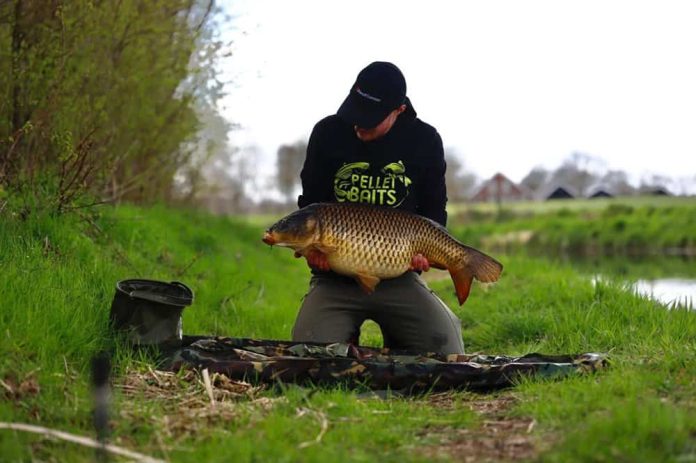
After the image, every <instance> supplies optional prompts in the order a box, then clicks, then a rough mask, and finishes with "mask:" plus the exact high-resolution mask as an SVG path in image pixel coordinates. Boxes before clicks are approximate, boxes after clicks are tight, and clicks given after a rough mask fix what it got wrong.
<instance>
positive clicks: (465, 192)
mask: <svg viewBox="0 0 696 463" xmlns="http://www.w3.org/2000/svg"><path fill="white" fill-rule="evenodd" d="M445 162H447V170H446V172H445V184H446V185H447V197H448V198H449V200H450V201H454V202H457V201H465V200H467V199H468V198H469V197H470V196H471V194H472V192H473V190H474V187H475V186H476V184H477V183H478V177H477V176H476V174H474V173H472V172H468V171H467V170H466V168H465V165H464V163H463V162H462V161H461V156H459V154H457V152H456V151H455V150H454V148H450V147H448V148H445Z"/></svg>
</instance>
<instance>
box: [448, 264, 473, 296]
mask: <svg viewBox="0 0 696 463" xmlns="http://www.w3.org/2000/svg"><path fill="white" fill-rule="evenodd" d="M450 275H451V276H452V281H453V282H454V290H455V291H456V293H457V299H458V300H459V305H462V304H464V301H466V298H467V297H469V291H471V282H472V281H473V279H474V275H472V274H471V272H469V271H468V270H467V269H466V268H462V269H459V270H452V269H450Z"/></svg>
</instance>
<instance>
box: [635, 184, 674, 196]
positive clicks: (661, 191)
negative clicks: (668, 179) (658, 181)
mask: <svg viewBox="0 0 696 463" xmlns="http://www.w3.org/2000/svg"><path fill="white" fill-rule="evenodd" d="M641 193H642V194H644V195H653V196H672V193H670V192H669V190H668V189H667V188H664V187H661V186H658V187H654V188H646V189H643V190H641Z"/></svg>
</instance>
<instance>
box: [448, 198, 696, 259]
mask: <svg viewBox="0 0 696 463" xmlns="http://www.w3.org/2000/svg"><path fill="white" fill-rule="evenodd" d="M451 216H452V219H451V226H452V228H453V229H455V230H456V232H457V234H458V235H460V236H462V237H464V238H465V239H466V240H467V241H469V242H476V243H480V244H482V245H485V246H487V247H495V248H499V249H508V250H510V249H520V248H522V247H524V248H525V249H532V250H537V251H545V252H567V253H573V254H583V255H616V254H621V255H633V256H646V255H659V254H665V253H667V254H686V255H691V256H693V255H696V198H662V197H661V198H650V197H648V198H630V199H623V198H611V199H597V200H554V201H544V202H520V203H507V204H503V205H502V206H501V207H500V208H497V207H495V206H494V205H492V204H473V205H466V206H459V207H453V213H452V214H451Z"/></svg>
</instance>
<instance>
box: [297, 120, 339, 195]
mask: <svg viewBox="0 0 696 463" xmlns="http://www.w3.org/2000/svg"><path fill="white" fill-rule="evenodd" d="M323 132H324V130H323V129H322V124H321V122H319V123H318V124H317V125H315V126H314V129H313V130H312V134H311V135H310V136H309V142H308V143H307V156H306V157H305V162H304V165H303V167H302V172H301V173H300V179H301V180H302V194H300V196H299V197H298V198H297V206H298V207H300V208H303V207H305V206H309V205H310V204H312V203H319V202H324V201H331V194H332V192H333V191H332V186H331V182H330V180H331V179H330V178H329V177H327V169H326V166H325V165H324V164H325V163H326V154H325V153H324V151H325V149H324V147H323V146H324V143H323V141H322V140H323V138H324V137H323V136H322V134H323ZM327 178H328V179H329V183H328V184H327Z"/></svg>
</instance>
